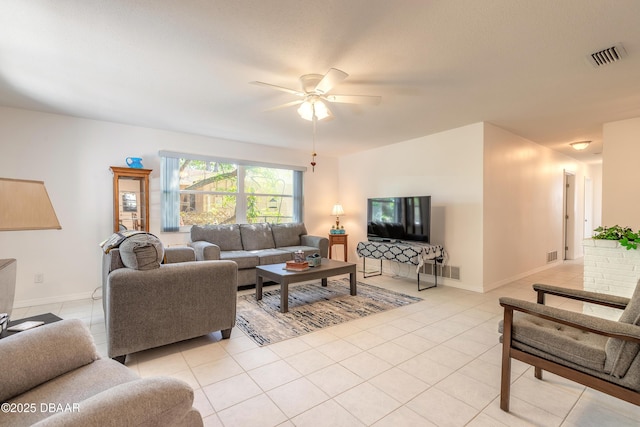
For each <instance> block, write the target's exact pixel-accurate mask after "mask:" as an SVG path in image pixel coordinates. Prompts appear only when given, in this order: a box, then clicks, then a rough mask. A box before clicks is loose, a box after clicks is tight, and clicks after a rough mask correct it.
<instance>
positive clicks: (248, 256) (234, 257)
mask: <svg viewBox="0 0 640 427" xmlns="http://www.w3.org/2000/svg"><path fill="white" fill-rule="evenodd" d="M220 259H221V260H225V261H234V262H235V263H236V264H238V269H243V268H256V267H257V266H258V265H260V261H259V259H258V255H256V254H254V253H251V252H247V251H221V252H220Z"/></svg>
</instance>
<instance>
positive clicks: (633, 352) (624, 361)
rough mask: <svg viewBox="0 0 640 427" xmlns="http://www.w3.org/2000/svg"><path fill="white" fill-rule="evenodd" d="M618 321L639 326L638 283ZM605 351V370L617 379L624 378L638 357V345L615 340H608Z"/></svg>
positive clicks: (639, 284) (639, 291) (639, 299)
mask: <svg viewBox="0 0 640 427" xmlns="http://www.w3.org/2000/svg"><path fill="white" fill-rule="evenodd" d="M618 321H619V322H623V323H629V324H632V325H640V281H638V284H637V285H636V290H635V291H634V292H633V295H631V298H630V299H629V304H627V307H626V308H625V309H624V311H623V312H622V314H621V315H620V319H619V320H618ZM605 351H606V353H607V362H606V364H605V370H606V371H607V372H611V375H613V376H614V377H618V378H622V377H624V376H625V375H626V373H627V370H628V369H629V367H630V366H631V363H632V362H633V360H634V359H635V358H636V357H640V355H639V352H640V345H638V344H636V343H632V342H629V341H623V340H620V339H617V338H609V340H608V341H607V345H606V347H605Z"/></svg>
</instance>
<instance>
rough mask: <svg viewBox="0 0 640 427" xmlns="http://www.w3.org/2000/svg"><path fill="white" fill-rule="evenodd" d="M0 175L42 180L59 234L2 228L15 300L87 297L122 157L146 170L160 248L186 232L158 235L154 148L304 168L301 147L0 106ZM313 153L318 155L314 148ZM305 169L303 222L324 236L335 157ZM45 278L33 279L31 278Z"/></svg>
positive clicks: (0, 251)
mask: <svg viewBox="0 0 640 427" xmlns="http://www.w3.org/2000/svg"><path fill="white" fill-rule="evenodd" d="M0 144H1V145H2V149H1V155H0V176H2V177H7V178H18V179H34V180H42V181H44V182H45V185H46V188H47V191H48V193H49V196H50V198H51V201H52V203H53V206H54V208H55V210H56V213H57V215H58V219H59V220H60V224H61V226H62V230H60V231H56V230H45V231H5V232H0V258H16V259H17V260H18V277H17V285H16V306H25V305H36V304H43V303H48V302H57V301H64V300H69V299H74V298H86V297H88V296H89V295H91V293H92V291H93V290H94V289H95V288H97V287H98V286H100V285H101V283H100V265H101V264H100V263H101V252H100V248H99V247H98V244H99V242H101V241H102V240H104V239H106V238H107V237H109V236H110V235H111V233H112V221H113V219H112V218H113V217H112V215H113V206H112V197H113V196H112V191H113V189H112V182H113V181H112V180H113V178H112V174H111V172H110V170H109V166H126V165H125V158H126V157H128V156H135V157H142V158H143V164H144V166H145V167H146V168H149V169H153V172H152V174H151V183H150V186H151V193H150V198H151V200H150V204H151V208H150V231H151V232H152V233H154V234H156V235H158V237H160V239H161V240H162V241H163V242H164V243H165V244H180V243H185V242H187V241H188V234H185V233H160V231H159V228H160V222H159V218H160V175H159V169H160V159H159V157H158V151H159V150H171V151H179V152H186V153H194V154H204V155H212V156H221V157H225V158H238V159H248V160H258V161H261V162H270V163H277V164H291V165H297V166H308V165H309V161H310V155H309V153H308V152H302V151H298V152H294V151H291V150H285V149H281V148H272V147H265V146H260V145H254V144H248V143H239V142H235V141H233V142H230V141H226V140H222V139H214V138H207V137H202V136H197V135H191V134H181V133H176V132H168V131H161V130H154V129H148V128H142V127H135V126H127V125H120V124H115V123H108V122H100V121H95V120H86V119H79V118H72V117H68V116H60V115H53V114H45V113H38V112H33V111H27V110H19V109H11V108H0ZM318 148H319V149H318V152H319V153H322V150H321V147H318ZM317 162H318V165H317V166H316V170H315V172H314V173H312V172H311V170H310V169H309V170H308V171H307V173H306V174H305V178H304V180H305V188H304V197H305V224H306V225H307V229H308V231H309V232H310V233H312V234H322V235H324V234H326V232H327V230H328V229H329V228H331V223H332V217H331V216H330V215H328V213H329V212H330V210H331V206H333V204H334V203H335V201H336V199H337V193H336V192H337V187H338V181H337V176H338V163H337V160H336V159H335V158H326V157H322V156H320V157H318V159H317ZM37 273H42V274H44V283H41V284H35V283H34V275H35V274H37Z"/></svg>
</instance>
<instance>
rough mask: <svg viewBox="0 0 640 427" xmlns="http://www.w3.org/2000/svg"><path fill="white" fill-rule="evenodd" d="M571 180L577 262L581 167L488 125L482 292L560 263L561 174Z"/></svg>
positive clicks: (580, 233)
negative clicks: (552, 255)
mask: <svg viewBox="0 0 640 427" xmlns="http://www.w3.org/2000/svg"><path fill="white" fill-rule="evenodd" d="M565 170H567V171H571V172H572V173H574V174H575V177H576V179H575V181H576V188H575V203H574V206H573V207H572V209H571V211H572V212H570V213H571V214H572V215H573V216H574V218H575V221H574V225H575V227H574V229H573V236H574V238H573V242H572V244H573V249H574V257H575V258H579V257H581V256H582V236H583V222H584V175H585V170H586V166H585V165H584V164H583V163H581V162H578V161H576V160H575V159H572V158H570V157H567V156H564V155H562V154H560V153H558V152H556V151H553V150H550V149H548V148H546V147H543V146H541V145H538V144H535V143H533V142H531V141H529V140H527V139H525V138H522V137H520V136H518V135H515V134H513V133H511V132H508V131H506V130H504V129H501V128H499V127H497V126H494V125H492V124H489V123H486V124H485V133H484V239H483V252H484V257H485V258H484V277H483V283H484V290H485V291H487V290H490V289H493V288H495V287H498V286H500V285H502V284H504V283H507V282H509V281H512V280H515V279H517V278H520V277H523V276H525V275H528V274H531V273H533V272H535V271H537V270H540V269H544V268H546V267H547V262H546V254H547V253H548V252H551V251H557V252H558V260H559V261H561V260H562V257H563V253H564V251H563V246H564V243H563V222H564V221H563V216H564V208H563V183H564V171H565Z"/></svg>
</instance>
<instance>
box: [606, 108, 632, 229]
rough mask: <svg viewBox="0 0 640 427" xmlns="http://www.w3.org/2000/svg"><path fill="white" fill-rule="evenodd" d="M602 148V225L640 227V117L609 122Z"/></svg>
mask: <svg viewBox="0 0 640 427" xmlns="http://www.w3.org/2000/svg"><path fill="white" fill-rule="evenodd" d="M602 134H603V139H602V140H603V146H604V149H603V151H602V164H603V168H602V225H605V226H609V227H610V226H613V225H616V224H617V225H620V226H622V227H625V226H628V227H631V228H633V229H634V230H638V229H640V215H638V211H640V187H638V178H637V175H636V174H637V170H638V165H637V159H638V158H640V143H639V140H640V117H636V118H634V119H628V120H621V121H618V122H611V123H605V124H604V127H603V132H602Z"/></svg>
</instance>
